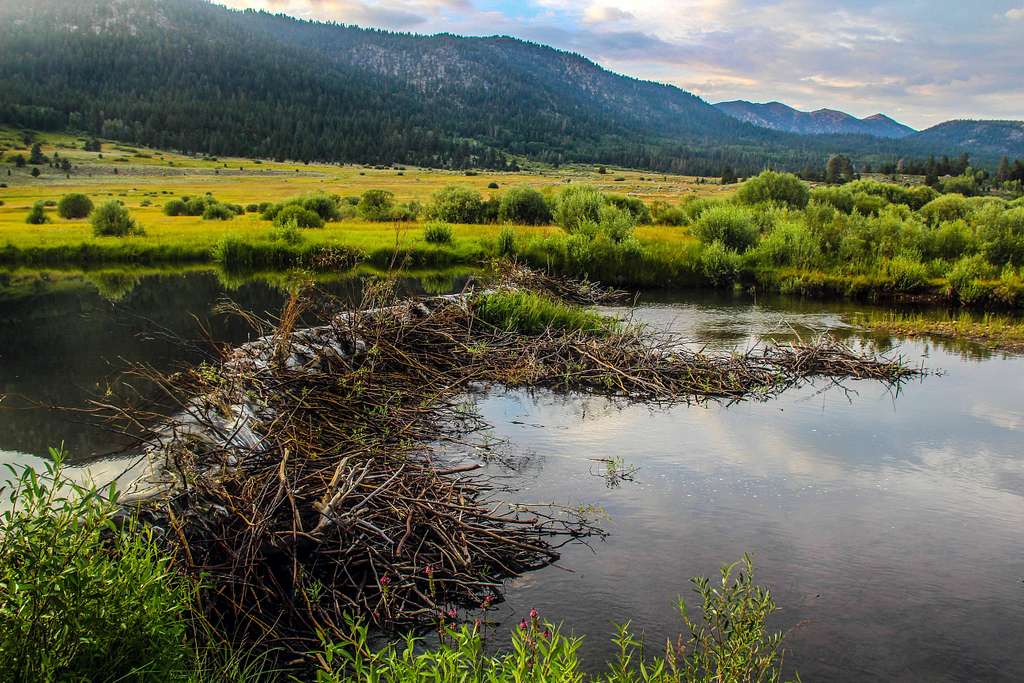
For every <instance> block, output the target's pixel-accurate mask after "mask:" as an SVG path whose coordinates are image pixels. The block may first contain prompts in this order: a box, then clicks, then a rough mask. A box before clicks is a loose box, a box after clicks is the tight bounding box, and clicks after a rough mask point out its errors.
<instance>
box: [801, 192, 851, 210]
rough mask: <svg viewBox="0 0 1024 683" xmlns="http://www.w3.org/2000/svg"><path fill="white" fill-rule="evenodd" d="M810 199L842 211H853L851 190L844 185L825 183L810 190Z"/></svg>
mask: <svg viewBox="0 0 1024 683" xmlns="http://www.w3.org/2000/svg"><path fill="white" fill-rule="evenodd" d="M810 198H811V201H812V202H817V203H818V204H827V205H828V206H831V207H834V208H836V209H838V210H839V211H842V212H843V213H853V192H851V191H850V190H849V189H847V186H846V185H825V186H822V187H816V188H814V189H813V190H811V197H810Z"/></svg>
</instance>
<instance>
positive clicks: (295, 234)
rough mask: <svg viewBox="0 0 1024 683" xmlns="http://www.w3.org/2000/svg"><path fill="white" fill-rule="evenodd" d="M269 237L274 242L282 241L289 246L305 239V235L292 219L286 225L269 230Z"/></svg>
mask: <svg viewBox="0 0 1024 683" xmlns="http://www.w3.org/2000/svg"><path fill="white" fill-rule="evenodd" d="M270 239H271V241H275V242H284V243H285V244H289V245H291V246H295V245H297V244H301V243H302V242H303V241H305V239H306V238H305V237H304V236H303V235H302V231H301V230H300V229H299V226H298V225H297V224H296V223H295V222H294V221H292V222H291V223H288V224H286V225H281V226H278V227H275V228H274V229H272V230H271V231H270Z"/></svg>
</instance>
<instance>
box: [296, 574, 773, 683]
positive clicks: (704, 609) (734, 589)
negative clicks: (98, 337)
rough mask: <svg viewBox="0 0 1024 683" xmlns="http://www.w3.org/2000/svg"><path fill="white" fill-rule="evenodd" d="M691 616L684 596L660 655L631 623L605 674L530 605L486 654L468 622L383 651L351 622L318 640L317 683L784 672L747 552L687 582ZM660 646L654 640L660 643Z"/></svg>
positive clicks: (769, 607) (670, 682) (708, 681)
mask: <svg viewBox="0 0 1024 683" xmlns="http://www.w3.org/2000/svg"><path fill="white" fill-rule="evenodd" d="M692 583H693V586H694V592H695V593H696V594H697V598H698V600H697V602H698V604H699V606H700V607H699V615H697V614H694V613H692V612H691V609H690V607H689V606H688V605H687V604H686V602H685V601H684V600H680V601H679V605H678V607H679V612H680V615H681V617H682V620H683V624H684V627H685V632H684V633H683V634H681V635H680V637H679V638H678V639H677V640H675V641H669V642H668V644H667V646H665V647H664V649H663V650H662V652H664V654H663V655H661V656H659V657H657V658H654V659H646V658H645V654H644V649H643V643H642V642H641V641H640V640H639V639H638V638H637V637H636V636H635V635H634V634H633V633H632V631H631V630H630V628H629V624H626V625H623V626H619V627H618V628H617V629H616V633H615V635H614V636H613V638H612V645H613V651H614V652H615V655H614V657H613V658H612V660H611V661H610V662H609V663H608V665H607V666H606V668H605V670H604V671H603V672H600V673H597V674H594V675H591V676H587V675H586V674H584V673H583V671H582V670H581V666H580V661H579V656H578V651H579V648H580V645H581V644H582V639H581V638H579V637H575V636H571V635H566V634H564V633H563V632H562V630H561V628H560V627H559V626H557V625H555V624H553V623H551V622H548V621H544V620H542V619H541V616H540V614H539V613H537V611H536V610H531V612H530V615H529V616H528V617H526V618H524V619H523V620H522V621H521V622H520V623H519V625H518V626H517V627H516V629H515V631H514V632H513V634H512V645H511V648H510V650H509V651H507V652H505V653H502V654H496V655H491V654H488V653H487V652H486V651H485V647H484V639H483V636H482V634H481V633H480V632H479V630H477V629H476V628H472V627H468V626H463V627H461V628H459V629H449V630H447V631H446V632H445V634H444V637H443V639H442V643H441V645H440V647H437V648H433V649H430V650H423V648H422V647H421V646H420V645H419V643H418V641H417V640H416V638H414V637H413V636H408V637H407V638H406V639H405V641H404V642H403V643H401V644H398V645H396V644H392V645H389V646H386V647H385V648H383V649H381V650H376V651H375V650H374V649H373V648H372V647H370V645H369V633H368V629H367V628H366V627H365V626H363V625H360V624H357V623H352V622H350V625H349V635H348V636H347V637H346V638H345V639H344V640H341V641H336V642H325V643H324V647H323V651H322V652H320V653H317V660H318V662H319V670H318V671H317V674H316V680H317V681H318V683H348V682H353V683H354V682H355V681H380V682H381V683H412V682H414V681H467V682H474V683H477V682H479V683H483V682H488V683H504V682H508V683H582V682H583V681H588V680H589V681H593V682H594V683H599V682H600V683H640V682H641V681H642V682H645V683H683V682H686V683H712V682H715V683H718V682H721V681H729V682H730V683H753V682H754V681H758V682H764V683H770V682H776V681H780V680H782V665H783V649H782V640H783V636H782V633H779V632H771V631H769V629H768V626H767V620H768V617H769V616H770V615H771V614H772V613H773V612H774V611H775V610H776V605H775V602H774V600H773V599H772V597H771V594H770V593H769V591H768V590H767V589H765V588H763V587H760V586H758V585H756V584H755V583H754V570H753V565H752V564H751V561H750V558H749V557H744V559H743V560H742V561H741V562H738V563H735V564H732V565H728V566H726V567H723V568H722V571H721V576H720V579H719V581H716V582H714V583H712V581H711V580H710V579H707V578H704V577H697V578H694V579H693V580H692ZM659 649H661V648H659Z"/></svg>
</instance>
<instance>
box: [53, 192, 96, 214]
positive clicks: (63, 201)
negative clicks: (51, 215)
mask: <svg viewBox="0 0 1024 683" xmlns="http://www.w3.org/2000/svg"><path fill="white" fill-rule="evenodd" d="M92 209H93V204H92V200H91V199H89V198H88V197H86V196H85V195H84V194H81V193H80V192H73V193H71V194H66V195H64V196H63V197H61V198H60V203H59V204H58V205H57V214H58V215H59V216H60V217H61V218H67V219H69V220H73V219H76V218H88V216H89V214H90V213H92Z"/></svg>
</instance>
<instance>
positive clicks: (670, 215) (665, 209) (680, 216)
mask: <svg viewBox="0 0 1024 683" xmlns="http://www.w3.org/2000/svg"><path fill="white" fill-rule="evenodd" d="M651 220H652V221H654V222H655V223H657V224H658V225H673V226H679V225H686V224H687V223H689V222H690V221H689V218H687V216H686V212H685V211H684V210H683V208H682V207H681V206H672V205H671V204H669V203H668V202H663V201H655V202H652V203H651Z"/></svg>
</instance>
